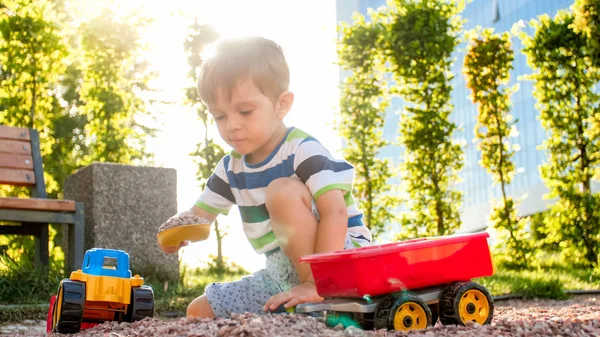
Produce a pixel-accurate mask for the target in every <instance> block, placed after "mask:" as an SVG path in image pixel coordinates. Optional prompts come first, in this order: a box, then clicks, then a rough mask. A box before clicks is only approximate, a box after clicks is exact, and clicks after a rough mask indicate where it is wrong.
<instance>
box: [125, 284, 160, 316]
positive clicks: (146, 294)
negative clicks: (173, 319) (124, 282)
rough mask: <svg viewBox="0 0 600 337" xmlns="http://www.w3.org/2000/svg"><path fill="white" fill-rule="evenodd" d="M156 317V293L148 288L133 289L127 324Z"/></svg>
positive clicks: (128, 307)
mask: <svg viewBox="0 0 600 337" xmlns="http://www.w3.org/2000/svg"><path fill="white" fill-rule="evenodd" d="M153 316H154V292H152V288H150V287H148V286H140V287H132V288H131V301H130V302H129V305H128V306H127V313H126V314H125V321H126V322H135V321H139V320H142V319H144V318H146V317H153Z"/></svg>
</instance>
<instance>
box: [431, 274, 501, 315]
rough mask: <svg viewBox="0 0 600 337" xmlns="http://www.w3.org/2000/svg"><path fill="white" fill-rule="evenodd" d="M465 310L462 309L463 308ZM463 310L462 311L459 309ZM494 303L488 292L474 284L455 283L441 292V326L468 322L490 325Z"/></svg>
mask: <svg viewBox="0 0 600 337" xmlns="http://www.w3.org/2000/svg"><path fill="white" fill-rule="evenodd" d="M465 307H466V308H467V309H464V308H465ZM461 308H463V309H461ZM493 316H494V301H493V299H492V296H491V295H490V293H489V292H488V290H487V289H486V288H485V287H484V286H482V285H480V284H479V283H476V282H457V283H453V284H450V285H448V286H447V287H446V288H444V290H443V291H442V295H441V297H440V303H439V317H440V322H441V323H442V324H443V325H466V323H467V322H469V321H476V322H477V323H479V324H482V325H483V324H490V323H491V321H492V318H493Z"/></svg>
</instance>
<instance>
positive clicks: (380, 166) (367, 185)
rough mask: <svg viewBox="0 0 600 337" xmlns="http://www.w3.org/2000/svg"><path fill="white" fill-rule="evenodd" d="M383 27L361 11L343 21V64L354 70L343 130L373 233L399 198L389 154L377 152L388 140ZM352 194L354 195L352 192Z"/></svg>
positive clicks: (387, 219)
mask: <svg viewBox="0 0 600 337" xmlns="http://www.w3.org/2000/svg"><path fill="white" fill-rule="evenodd" d="M382 29H383V27H382V26H381V25H380V24H379V23H367V22H365V18H364V17H363V16H362V15H359V16H356V17H355V19H354V22H353V23H352V25H343V26H341V27H340V30H341V39H340V41H339V42H338V56H339V61H340V65H341V66H342V67H343V68H344V69H347V70H350V71H352V75H350V76H348V77H347V78H346V80H345V83H344V84H343V87H342V88H343V92H342V96H341V99H340V108H341V109H340V110H341V121H340V126H339V132H340V135H341V136H342V137H343V138H344V139H345V140H346V141H348V146H347V147H345V148H344V154H345V158H346V159H347V160H348V161H349V162H350V163H352V165H354V169H355V181H354V192H355V193H356V195H357V196H359V203H358V206H359V208H360V209H361V210H363V212H364V216H365V217H364V220H365V224H366V225H367V227H369V229H370V230H371V232H372V233H373V235H374V236H375V237H376V236H377V235H378V234H380V233H382V232H384V231H385V230H386V227H387V225H388V224H390V223H391V222H392V221H393V220H394V218H395V216H394V213H393V211H394V209H395V208H396V206H397V204H398V200H397V198H395V197H394V196H392V195H390V194H389V191H390V185H389V184H388V183H387V181H388V179H389V178H390V177H391V172H390V167H389V163H388V160H387V159H379V158H376V156H377V154H378V153H379V152H380V150H381V148H383V147H384V146H386V145H387V142H386V141H385V140H384V139H383V136H382V128H383V124H384V118H385V109H386V108H387V107H388V106H389V98H388V97H387V96H386V93H385V90H386V88H387V84H386V83H385V81H384V79H383V75H382V73H381V69H379V68H381V66H380V64H381V60H378V59H377V55H378V54H381V52H380V51H379V50H378V49H377V45H378V44H379V43H381V41H380V39H381V37H382V34H381V33H382ZM349 196H350V197H352V195H351V194H350V195H349Z"/></svg>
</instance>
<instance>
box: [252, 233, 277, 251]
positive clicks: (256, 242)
mask: <svg viewBox="0 0 600 337" xmlns="http://www.w3.org/2000/svg"><path fill="white" fill-rule="evenodd" d="M276 240H277V238H276V237H275V233H273V231H270V232H269V233H267V234H265V235H263V236H261V237H259V238H256V239H250V238H249V239H248V241H250V244H251V245H252V248H254V249H261V248H263V247H264V246H266V245H268V244H270V243H271V242H274V241H276Z"/></svg>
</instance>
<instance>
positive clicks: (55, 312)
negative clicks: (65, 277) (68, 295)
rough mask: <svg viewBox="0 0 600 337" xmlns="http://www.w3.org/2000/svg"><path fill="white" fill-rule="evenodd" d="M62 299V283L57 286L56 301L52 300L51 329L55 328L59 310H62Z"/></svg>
mask: <svg viewBox="0 0 600 337" xmlns="http://www.w3.org/2000/svg"><path fill="white" fill-rule="evenodd" d="M62 301H63V287H62V284H61V285H60V286H59V287H58V296H56V301H55V302H54V309H53V310H52V331H54V330H55V329H56V325H57V324H58V321H59V319H60V312H61V310H62Z"/></svg>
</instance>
